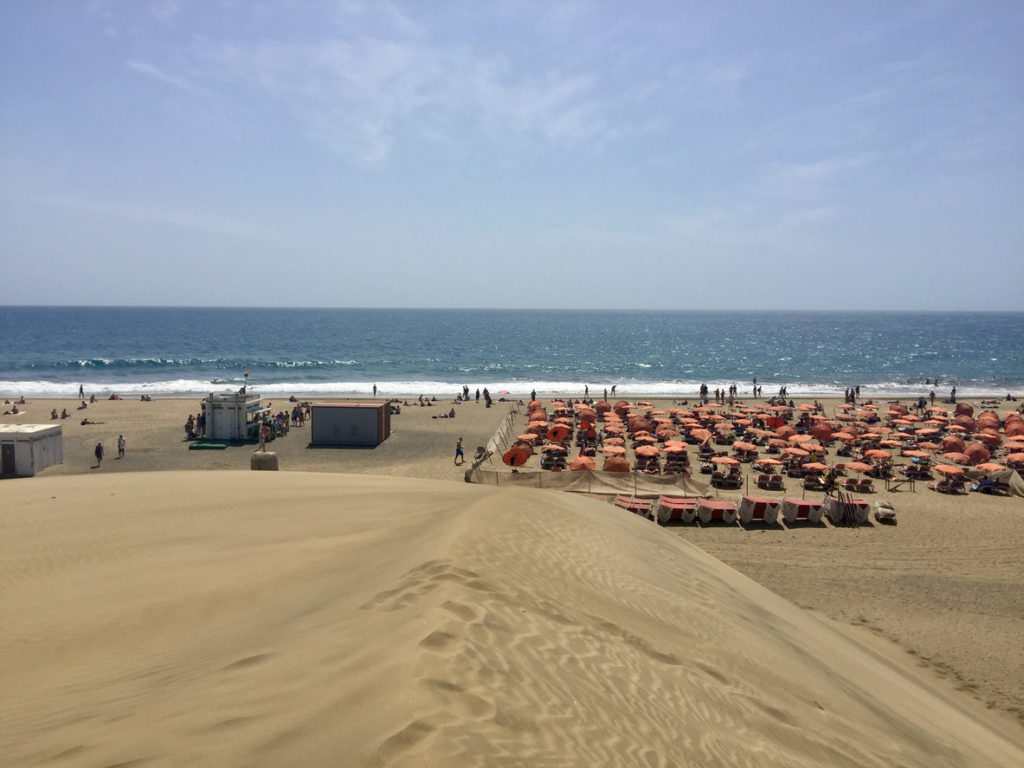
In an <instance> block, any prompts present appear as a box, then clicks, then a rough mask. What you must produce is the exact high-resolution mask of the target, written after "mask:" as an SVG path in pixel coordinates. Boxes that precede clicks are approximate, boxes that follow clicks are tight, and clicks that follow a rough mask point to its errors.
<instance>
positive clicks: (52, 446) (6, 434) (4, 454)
mask: <svg viewBox="0 0 1024 768" xmlns="http://www.w3.org/2000/svg"><path fill="white" fill-rule="evenodd" d="M63 463H64V444H63V440H62V431H61V428H60V424H0V477H33V476H34V475H35V474H36V473H37V472H41V471H42V470H44V469H46V468H47V467H51V466H53V465H54V464H63Z"/></svg>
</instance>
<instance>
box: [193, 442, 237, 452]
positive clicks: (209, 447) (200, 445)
mask: <svg viewBox="0 0 1024 768" xmlns="http://www.w3.org/2000/svg"><path fill="white" fill-rule="evenodd" d="M227 447H228V443H214V442H212V441H210V440H196V441H195V442H194V443H192V445H190V446H189V447H188V449H189V450H190V451H223V450H224V449H225V448H227Z"/></svg>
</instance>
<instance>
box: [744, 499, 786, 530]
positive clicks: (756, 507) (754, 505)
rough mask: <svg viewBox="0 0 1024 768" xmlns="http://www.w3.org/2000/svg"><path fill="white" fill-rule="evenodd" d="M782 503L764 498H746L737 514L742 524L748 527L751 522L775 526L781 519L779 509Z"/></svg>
mask: <svg viewBox="0 0 1024 768" xmlns="http://www.w3.org/2000/svg"><path fill="white" fill-rule="evenodd" d="M781 506H782V503H781V502H780V501H779V500H778V499H770V498H766V497H764V496H744V497H743V498H742V499H740V505H739V507H738V508H737V510H736V514H737V516H738V517H739V519H740V522H741V523H743V524H744V525H747V524H748V523H750V522H759V523H765V524H767V525H775V523H776V522H777V521H778V519H779V508H780V507H781Z"/></svg>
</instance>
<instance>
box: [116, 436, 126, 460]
mask: <svg viewBox="0 0 1024 768" xmlns="http://www.w3.org/2000/svg"><path fill="white" fill-rule="evenodd" d="M124 445H125V443H124V435H118V436H117V458H119V459H123V458H124Z"/></svg>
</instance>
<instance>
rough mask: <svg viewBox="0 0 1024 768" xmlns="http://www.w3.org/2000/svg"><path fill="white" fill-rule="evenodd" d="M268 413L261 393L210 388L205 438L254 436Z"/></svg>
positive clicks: (248, 438)
mask: <svg viewBox="0 0 1024 768" xmlns="http://www.w3.org/2000/svg"><path fill="white" fill-rule="evenodd" d="M268 413H270V409H269V408H264V407H263V406H261V405H260V396H259V394H258V393H255V392H250V393H248V394H247V393H245V392H218V393H214V392H211V393H210V395H209V396H208V397H207V398H206V439H207V440H232V441H234V440H242V441H244V440H255V439H256V438H257V437H258V436H259V425H260V423H261V422H262V420H263V416H264V415H265V414H268Z"/></svg>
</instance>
